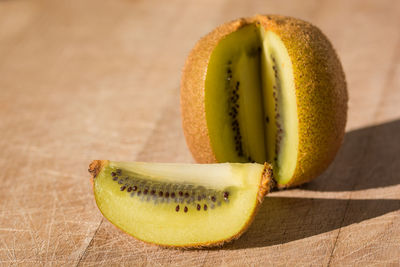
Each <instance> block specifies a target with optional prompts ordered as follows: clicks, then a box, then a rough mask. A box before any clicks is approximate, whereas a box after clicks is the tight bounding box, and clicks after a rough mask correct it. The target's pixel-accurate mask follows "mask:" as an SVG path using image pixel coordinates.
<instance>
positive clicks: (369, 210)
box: [225, 120, 400, 249]
mask: <svg viewBox="0 0 400 267" xmlns="http://www.w3.org/2000/svg"><path fill="white" fill-rule="evenodd" d="M399 137H400V120H396V121H393V122H389V123H385V124H381V125H377V126H372V127H367V128H363V129H359V130H355V131H352V132H349V133H347V134H346V136H345V140H344V144H343V146H342V148H341V150H340V152H339V154H338V156H337V157H336V160H335V161H334V163H333V164H332V165H331V166H330V168H329V169H328V171H327V172H326V173H324V174H323V175H321V176H320V177H319V178H317V179H316V180H314V181H313V182H311V183H309V184H307V185H304V186H302V187H301V189H303V190H310V191H324V192H333V191H336V192H339V191H354V190H364V189H373V188H379V187H389V186H394V185H398V184H400V176H399V173H400V140H399ZM399 209H400V200H399V199H361V200H352V199H330V198H323V199H315V198H291V197H273V196H272V197H267V198H266V199H265V200H264V203H263V205H262V207H261V208H260V211H259V213H258V215H257V216H256V219H255V221H254V223H253V225H252V226H251V227H250V229H249V231H248V232H247V233H246V234H244V235H243V236H242V237H241V238H240V239H239V240H237V241H235V242H233V243H232V244H228V245H227V246H226V247H225V249H241V248H249V247H265V246H271V245H276V244H282V243H287V242H291V241H295V240H299V239H303V238H307V237H311V236H314V235H318V234H321V233H325V232H329V231H332V230H335V229H339V228H340V227H343V226H347V225H350V224H354V223H360V222H362V221H365V220H368V219H372V218H375V217H378V216H382V215H384V214H386V213H389V212H393V211H397V210H399Z"/></svg>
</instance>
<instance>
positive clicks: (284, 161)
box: [181, 15, 348, 187]
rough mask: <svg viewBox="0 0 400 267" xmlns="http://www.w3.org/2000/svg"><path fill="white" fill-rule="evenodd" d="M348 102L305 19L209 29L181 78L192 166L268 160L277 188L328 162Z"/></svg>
mask: <svg viewBox="0 0 400 267" xmlns="http://www.w3.org/2000/svg"><path fill="white" fill-rule="evenodd" d="M347 101H348V95H347V88H346V82H345V76H344V73H343V70H342V66H341V63H340V61H339V59H338V57H337V55H336V53H335V51H334V49H333V47H332V45H331V43H330V42H329V40H328V39H327V38H326V37H325V36H324V35H323V33H322V32H321V31H320V30H319V29H318V28H316V27H315V26H313V25H311V24H310V23H308V22H305V21H302V20H299V19H295V18H291V17H284V16H277V15H266V16H262V15H258V16H255V17H251V18H243V19H239V20H235V21H232V22H229V23H226V24H224V25H222V26H220V27H218V28H216V29H215V30H214V31H212V32H211V33H209V34H208V35H206V36H205V37H204V38H202V39H201V40H200V41H199V42H198V43H197V44H196V46H195V47H194V48H193V50H192V51H191V53H190V54H189V56H188V59H187V61H186V64H185V67H184V70H183V74H182V81H181V110H182V119H183V129H184V133H185V137H186V141H187V144H188V146H189V149H190V150H191V152H192V154H193V156H194V158H195V159H196V161H197V162H199V163H212V162H258V163H264V162H269V163H271V164H272V165H273V168H274V178H275V179H276V181H277V184H278V186H279V187H290V186H297V185H300V184H302V183H305V182H308V181H310V180H311V179H313V178H315V177H316V176H318V175H319V174H320V173H321V172H323V171H324V170H325V169H326V168H327V166H328V165H329V164H330V163H331V162H332V160H333V159H334V157H335V155H336V153H337V151H338V149H339V147H340V145H341V143H342V140H343V136H344V129H345V124H346V118H347Z"/></svg>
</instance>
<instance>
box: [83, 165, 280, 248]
mask: <svg viewBox="0 0 400 267" xmlns="http://www.w3.org/2000/svg"><path fill="white" fill-rule="evenodd" d="M89 172H90V173H91V175H92V182H93V189H94V195H95V199H96V203H97V206H98V207H99V209H100V211H101V212H102V213H103V215H104V216H105V217H106V218H107V219H108V220H109V221H110V222H111V223H113V224H114V225H115V226H117V227H118V228H120V229H121V230H123V231H124V232H126V233H128V234H129V235H132V236H133V237H135V238H137V239H139V240H142V241H145V242H147V243H153V244H157V245H161V246H170V247H203V246H215V245H221V244H223V243H224V242H227V241H230V240H232V239H235V238H238V237H239V236H240V235H241V234H242V233H243V232H244V231H245V230H246V229H247V227H248V226H249V225H250V222H251V221H252V219H253V217H254V215H255V213H256V211H257V208H258V207H259V205H260V204H261V202H262V200H263V198H264V195H265V194H266V193H267V192H268V191H269V190H270V188H271V186H272V178H271V175H272V169H271V166H270V165H269V164H267V163H266V164H264V165H262V164H257V163H253V164H252V163H247V164H243V163H220V164H171V163H142V162H130V163H129V162H115V161H108V160H96V161H93V162H92V163H91V164H90V166H89Z"/></svg>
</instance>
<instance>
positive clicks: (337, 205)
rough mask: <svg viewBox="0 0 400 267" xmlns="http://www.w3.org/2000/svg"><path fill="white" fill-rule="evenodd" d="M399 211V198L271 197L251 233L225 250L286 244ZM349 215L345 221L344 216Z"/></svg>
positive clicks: (263, 206) (263, 205)
mask: <svg viewBox="0 0 400 267" xmlns="http://www.w3.org/2000/svg"><path fill="white" fill-rule="evenodd" d="M399 209H400V199H365V200H364V199H362V200H347V199H313V198H290V197H269V198H266V199H265V200H264V202H263V204H262V207H261V208H260V211H259V213H258V215H257V216H256V218H255V220H254V222H253V224H252V226H251V227H250V229H249V231H248V232H247V233H245V234H244V235H243V236H242V237H241V238H240V239H238V240H236V241H234V242H233V243H231V244H228V245H226V246H225V247H224V248H223V249H243V248H252V247H266V246H271V245H277V244H282V243H287V242H291V241H295V240H299V239H303V238H307V237H311V236H315V235H318V234H321V233H326V232H329V231H332V230H335V229H338V228H340V227H343V226H347V225H350V224H354V223H359V222H362V221H365V220H368V219H372V218H375V217H378V216H381V215H384V214H386V213H389V212H393V211H397V210H399ZM344 214H346V215H348V216H345V217H344V219H343V215H344Z"/></svg>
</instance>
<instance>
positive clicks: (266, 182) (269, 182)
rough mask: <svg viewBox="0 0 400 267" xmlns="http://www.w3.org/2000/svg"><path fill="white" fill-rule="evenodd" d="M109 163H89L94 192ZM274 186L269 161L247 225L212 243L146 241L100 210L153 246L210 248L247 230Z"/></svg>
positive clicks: (219, 245)
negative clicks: (171, 243) (185, 243)
mask: <svg viewBox="0 0 400 267" xmlns="http://www.w3.org/2000/svg"><path fill="white" fill-rule="evenodd" d="M108 164H109V161H108V160H94V161H92V163H90V165H89V169H88V171H89V173H90V175H91V176H90V182H91V184H92V186H93V192H94V190H95V189H94V179H96V177H97V175H99V173H100V172H101V171H102V170H103V169H104V168H105V167H106V166H107V165H108ZM272 188H274V179H273V172H272V166H271V165H270V164H268V163H264V169H263V172H262V174H261V181H260V186H259V189H258V193H257V198H256V205H255V208H254V211H253V213H252V215H251V217H250V218H249V219H248V220H247V222H246V224H245V226H244V227H243V228H242V229H241V230H240V231H239V232H238V233H237V234H236V235H234V236H232V237H230V238H228V239H225V240H218V241H214V242H210V243H194V244H191V245H188V246H175V245H163V244H162V245H161V244H155V243H151V242H148V241H144V240H142V239H140V238H137V237H136V236H132V235H130V234H129V233H127V232H125V231H124V230H123V229H121V228H119V227H118V226H116V225H114V224H113V223H112V222H111V221H110V220H108V219H107V217H106V216H105V215H104V214H103V212H102V211H101V210H100V209H99V210H100V212H101V214H102V215H103V217H104V218H106V219H107V221H109V222H110V223H111V224H112V225H114V226H115V227H116V228H117V229H119V230H120V231H122V232H123V233H125V234H127V235H129V236H131V237H133V238H135V239H136V240H139V241H142V242H144V243H146V244H149V245H152V246H158V247H164V248H173V249H201V248H208V247H221V246H223V245H224V244H226V243H228V242H231V241H233V240H236V239H238V238H239V237H240V236H241V235H242V234H243V233H244V232H246V231H247V229H248V228H249V226H250V225H251V223H252V222H253V220H254V218H255V215H256V214H257V212H258V209H259V208H260V206H261V203H262V201H263V200H264V197H265V195H266V194H268V193H269V192H270V191H271V189H272ZM95 201H96V205H97V206H98V203H97V200H96V198H95Z"/></svg>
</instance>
